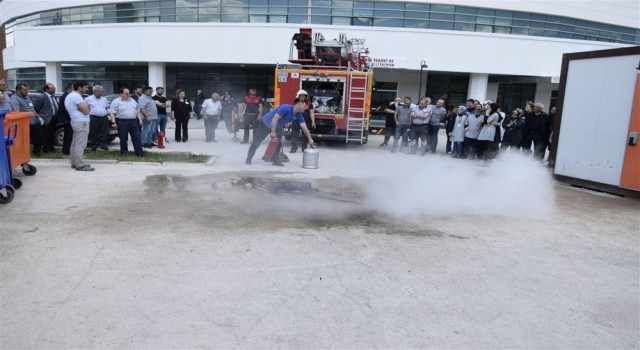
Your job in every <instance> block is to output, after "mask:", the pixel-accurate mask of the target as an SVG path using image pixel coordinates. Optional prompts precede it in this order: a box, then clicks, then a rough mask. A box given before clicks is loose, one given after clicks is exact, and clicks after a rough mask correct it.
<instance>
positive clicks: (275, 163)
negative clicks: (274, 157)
mask: <svg viewBox="0 0 640 350" xmlns="http://www.w3.org/2000/svg"><path fill="white" fill-rule="evenodd" d="M273 166H284V164H282V162H273Z"/></svg>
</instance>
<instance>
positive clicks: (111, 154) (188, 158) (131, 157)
mask: <svg viewBox="0 0 640 350" xmlns="http://www.w3.org/2000/svg"><path fill="white" fill-rule="evenodd" d="M31 158H33V159H69V156H67V155H65V154H63V153H62V152H61V150H60V149H59V148H58V149H56V153H43V154H40V155H38V156H34V155H33V153H32V154H31ZM84 158H85V159H87V160H117V161H120V162H152V163H165V162H176V163H206V162H207V161H208V160H209V159H210V158H211V156H206V155H200V154H193V153H156V152H148V151H144V157H137V156H136V155H135V154H133V153H129V154H128V155H127V156H126V157H123V156H121V155H120V151H119V150H117V151H113V150H110V151H102V150H99V151H92V150H89V149H87V150H85V151H84Z"/></svg>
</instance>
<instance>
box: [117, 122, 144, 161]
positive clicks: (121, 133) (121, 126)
mask: <svg viewBox="0 0 640 350" xmlns="http://www.w3.org/2000/svg"><path fill="white" fill-rule="evenodd" d="M116 122H117V124H118V138H119V139H120V154H121V155H126V154H127V153H129V146H128V143H129V135H131V142H132V143H133V149H134V151H135V152H136V155H137V156H141V155H143V154H144V152H143V151H142V142H141V140H140V127H139V126H138V119H116Z"/></svg>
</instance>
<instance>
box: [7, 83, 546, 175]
mask: <svg viewBox="0 0 640 350" xmlns="http://www.w3.org/2000/svg"><path fill="white" fill-rule="evenodd" d="M88 87H89V86H88V83H87V82H85V81H78V82H75V83H74V84H69V85H68V86H67V87H66V91H65V92H64V94H63V95H62V96H61V97H60V99H59V101H58V99H57V98H56V95H55V92H56V87H55V86H54V85H53V84H49V83H48V84H46V85H45V86H44V87H43V89H42V93H40V94H39V95H38V96H37V97H35V98H34V99H33V100H32V99H31V97H30V96H29V94H28V86H27V85H25V84H18V85H17V86H16V91H15V93H13V94H12V93H11V92H10V91H9V90H8V89H7V84H6V82H5V81H4V80H0V109H2V108H5V109H9V110H11V111H19V112H27V113H31V116H30V120H29V124H30V138H31V140H32V144H33V154H34V155H36V156H37V155H39V154H40V153H49V152H55V149H54V138H55V129H56V127H57V125H60V124H62V125H63V127H64V130H65V132H64V141H63V144H62V152H63V153H65V154H67V155H69V159H70V161H71V167H72V168H74V169H76V170H78V171H92V170H94V168H93V167H91V165H90V164H88V163H86V162H85V161H84V150H85V146H88V147H89V148H90V149H91V150H93V151H96V150H97V149H98V148H100V149H103V150H108V149H109V148H108V133H109V130H110V129H117V133H118V137H119V139H120V154H121V155H122V156H126V155H127V154H128V153H129V149H128V145H129V137H130V138H131V142H132V144H133V148H134V149H133V151H134V154H135V155H136V156H139V157H143V156H144V151H143V149H144V148H152V147H154V146H157V145H158V137H161V136H164V135H166V126H167V121H168V119H169V118H170V119H171V120H172V121H174V122H175V134H174V138H173V140H174V141H175V142H187V141H188V140H189V128H188V125H189V120H190V119H192V118H197V119H204V127H205V141H206V142H217V140H216V129H217V128H218V123H219V122H220V121H221V120H222V121H224V123H225V126H226V129H227V131H228V132H230V133H237V132H238V131H239V129H240V128H243V129H244V135H243V138H242V142H241V143H244V144H248V143H249V140H250V134H251V130H253V140H252V142H251V145H250V147H249V151H248V154H247V159H246V163H247V164H251V160H252V158H253V156H254V154H255V152H256V149H257V148H258V147H259V145H260V143H261V142H262V141H263V140H264V138H266V136H267V135H270V136H271V138H274V139H279V140H282V129H283V127H284V126H285V125H291V128H292V142H291V150H290V152H291V153H294V152H296V151H297V149H298V148H301V149H302V150H304V149H305V147H306V145H307V143H308V144H310V145H313V139H312V138H311V134H310V131H309V129H310V128H315V116H314V113H313V108H312V106H311V102H310V99H309V96H308V93H307V92H306V91H305V90H300V91H298V92H297V93H296V98H295V102H294V104H290V105H288V104H284V105H281V106H279V107H278V108H276V109H274V110H272V111H270V112H268V113H265V112H264V100H263V99H262V98H261V97H260V96H258V95H257V93H256V90H255V89H254V88H251V89H249V92H248V94H247V95H246V96H245V97H244V99H243V100H242V101H241V102H242V103H240V104H238V103H236V101H235V100H234V99H233V96H232V95H231V93H230V92H225V93H224V95H223V97H221V96H220V94H219V93H218V92H213V93H212V94H211V98H209V99H207V98H206V97H205V96H204V94H203V93H202V90H200V89H198V90H197V92H196V94H195V98H194V100H193V101H191V100H190V99H189V98H188V97H187V94H186V92H185V91H184V90H177V91H176V92H175V98H173V99H171V100H169V99H168V98H167V97H165V95H164V93H165V89H164V88H163V87H156V88H155V89H154V88H153V87H150V86H147V87H136V88H135V89H134V90H133V93H131V91H130V90H129V89H127V88H121V89H120V90H119V91H118V97H116V98H115V99H114V100H113V101H111V103H109V102H108V101H107V99H106V98H105V97H104V96H103V94H104V88H103V87H102V86H99V85H96V86H94V87H93V89H92V90H93V91H92V94H91V95H86V94H87V92H88ZM154 92H155V93H154ZM169 108H170V110H171V113H170V114H169V113H168V112H167V110H168V109H169ZM543 109H544V106H543V104H542V103H533V102H532V101H528V102H527V103H526V105H525V108H524V110H523V109H520V108H516V109H515V110H513V111H512V112H511V113H510V114H509V115H506V114H505V113H504V112H503V111H502V110H501V108H500V106H498V105H497V104H496V103H494V102H493V101H485V102H484V103H481V102H480V101H478V100H474V99H469V100H467V101H466V104H464V105H460V106H458V107H454V106H449V109H448V110H447V109H446V108H445V101H444V100H443V99H438V100H437V101H436V103H435V104H432V100H431V99H430V98H429V97H422V98H420V100H419V101H418V104H414V103H413V102H412V100H411V98H410V97H405V98H404V99H403V98H401V97H397V98H395V99H394V101H392V102H390V103H389V105H388V106H387V108H386V109H385V113H386V114H387V118H386V125H385V131H384V135H385V136H384V141H383V143H382V144H381V145H380V146H387V145H389V141H390V139H391V137H393V143H392V146H391V152H393V153H395V152H397V151H399V150H400V151H403V152H406V153H409V154H419V155H421V156H424V155H426V154H428V153H436V149H437V146H438V134H439V133H440V130H441V128H444V130H445V135H446V137H447V142H446V150H445V152H446V154H451V156H452V157H453V158H461V159H482V160H491V159H493V158H495V157H497V156H498V154H499V153H500V151H501V150H507V149H511V150H512V151H517V152H524V153H533V156H534V157H535V158H536V159H540V160H542V159H544V155H545V151H546V149H547V147H549V146H550V144H551V135H552V130H553V119H554V116H555V107H552V108H551V110H550V113H549V114H547V113H545V112H544V111H543ZM234 111H235V112H237V113H234ZM234 115H240V116H242V120H241V122H240V123H238V120H237V119H236V118H234ZM238 124H242V125H238ZM305 139H306V140H305ZM163 140H165V142H167V143H168V142H169V141H168V140H166V139H165V138H163ZM237 141H240V139H237ZM532 145H533V152H532V151H531V147H532ZM281 147H282V144H281V142H279V143H278V146H277V149H276V152H279V151H280V148H281ZM273 163H274V165H279V166H282V163H281V162H280V160H279V158H278V157H274V159H273Z"/></svg>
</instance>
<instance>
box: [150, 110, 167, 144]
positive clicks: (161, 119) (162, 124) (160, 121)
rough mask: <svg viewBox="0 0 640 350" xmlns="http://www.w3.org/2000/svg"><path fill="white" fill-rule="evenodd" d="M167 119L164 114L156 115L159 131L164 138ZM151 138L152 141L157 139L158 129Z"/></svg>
mask: <svg viewBox="0 0 640 350" xmlns="http://www.w3.org/2000/svg"><path fill="white" fill-rule="evenodd" d="M167 119H168V117H167V115H166V114H158V127H159V129H160V131H162V133H163V134H164V136H167ZM153 136H154V137H153V139H154V140H155V139H157V138H158V129H156V130H155V131H154V135H153Z"/></svg>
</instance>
